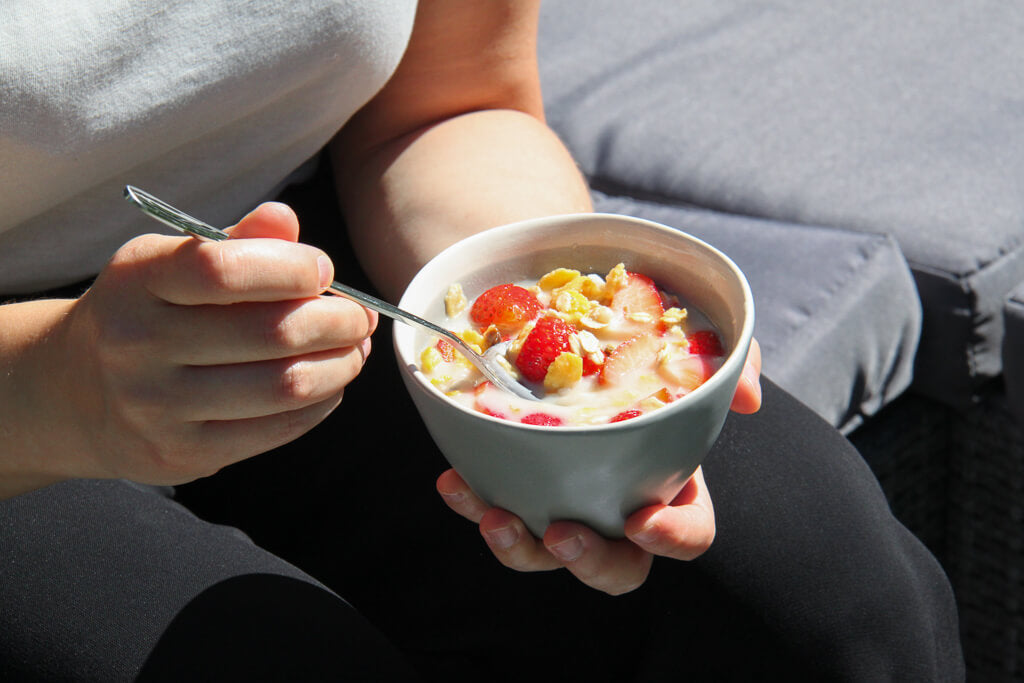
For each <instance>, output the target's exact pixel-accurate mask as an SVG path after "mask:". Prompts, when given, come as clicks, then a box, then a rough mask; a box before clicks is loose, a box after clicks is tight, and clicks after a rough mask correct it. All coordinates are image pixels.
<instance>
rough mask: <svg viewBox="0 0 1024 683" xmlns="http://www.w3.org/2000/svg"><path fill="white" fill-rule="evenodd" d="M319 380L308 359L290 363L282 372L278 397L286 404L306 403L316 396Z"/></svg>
mask: <svg viewBox="0 0 1024 683" xmlns="http://www.w3.org/2000/svg"><path fill="white" fill-rule="evenodd" d="M316 389H317V382H316V378H315V375H314V372H313V367H312V364H311V363H309V362H308V361H303V360H300V361H293V362H290V363H288V364H287V365H286V366H285V368H284V370H283V371H282V372H281V375H280V381H279V383H278V388H277V394H278V399H279V400H280V401H281V402H282V403H283V404H285V405H305V404H307V403H309V402H310V401H311V400H312V399H314V398H315V396H316Z"/></svg>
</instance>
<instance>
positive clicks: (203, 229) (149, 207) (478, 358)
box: [124, 185, 539, 401]
mask: <svg viewBox="0 0 1024 683" xmlns="http://www.w3.org/2000/svg"><path fill="white" fill-rule="evenodd" d="M124 197H125V199H127V200H128V201H130V202H133V203H134V204H136V205H137V206H138V207H139V208H140V209H142V210H143V212H145V213H146V214H147V215H149V216H150V217H152V218H155V219H156V220H158V221H160V222H161V223H163V224H164V225H167V226H170V227H172V228H174V229H175V230H179V231H181V232H184V233H185V234H188V235H191V236H192V237H195V238H196V239H198V240H201V241H204V242H220V241H222V240H226V239H230V235H228V234H227V233H226V232H224V231H223V230H219V229H217V228H215V227H213V226H211V225H207V224H206V223H203V222H202V221H200V220H198V219H196V218H193V217H192V216H189V215H188V214H186V213H183V212H182V211H179V210H178V209H176V208H174V207H173V206H171V205H170V204H168V203H166V202H164V201H161V200H159V199H157V198H156V197H154V196H153V195H151V194H149V193H148V192H145V191H143V190H140V189H139V188H137V187H134V186H132V185H126V186H125V188H124ZM327 291H328V292H330V293H331V294H335V295H337V296H341V297H344V298H346V299H351V300H352V301H355V302H356V303H358V304H360V305H363V306H366V307H367V308H370V309H373V310H375V311H377V312H378V313H380V314H382V315H386V316H387V317H389V318H392V319H394V320H398V321H401V322H403V323H406V324H409V325H413V326H416V327H420V328H422V329H424V330H426V331H427V332H429V333H431V334H434V335H437V336H438V337H443V338H444V339H446V340H447V341H449V342H451V343H452V345H454V346H455V348H457V349H458V350H459V352H460V353H461V354H462V355H463V356H465V357H466V358H467V360H469V362H471V363H472V364H473V365H474V366H476V368H477V370H479V371H480V372H481V374H483V376H484V377H486V378H487V379H489V380H490V381H491V382H492V383H493V384H494V385H495V386H497V387H500V388H502V389H504V390H505V391H508V392H511V393H513V394H515V395H516V396H519V397H521V398H525V399H530V400H534V401H537V400H539V398H538V397H537V396H536V395H535V394H534V393H533V392H532V391H530V389H528V388H527V387H526V386H525V385H523V384H521V383H520V382H519V381H517V380H516V378H515V377H513V376H512V375H511V374H510V373H509V371H508V370H506V369H505V368H504V367H503V366H502V364H501V363H500V362H499V361H498V357H499V356H504V354H505V350H506V348H507V347H508V342H501V343H499V344H495V345H494V346H491V347H490V348H488V349H487V351H486V352H485V353H483V354H479V353H477V352H476V351H474V350H473V349H472V348H471V347H470V346H469V345H468V344H466V342H464V341H462V339H461V338H459V337H458V336H457V335H456V334H454V333H453V332H451V331H449V330H446V329H444V328H443V327H440V326H438V325H435V324H434V323H432V322H430V321H429V320H424V319H423V318H420V317H418V316H416V315H413V314H412V313H409V312H408V311H405V310H402V309H401V308H398V307H397V306H392V305H391V304H389V303H388V302H386V301H382V300H381V299H378V298H377V297H374V296H371V295H369V294H366V293H365V292H361V291H359V290H358V289H353V288H352V287H349V286H348V285H344V284H342V283H340V282H337V281H335V282H332V283H331V285H330V287H328V288H327Z"/></svg>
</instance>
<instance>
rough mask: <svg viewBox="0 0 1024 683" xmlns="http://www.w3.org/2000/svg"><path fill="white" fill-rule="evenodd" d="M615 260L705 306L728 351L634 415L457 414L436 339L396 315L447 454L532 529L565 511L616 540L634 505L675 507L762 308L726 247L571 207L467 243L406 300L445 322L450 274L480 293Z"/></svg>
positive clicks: (425, 274)
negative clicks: (703, 374)
mask: <svg viewBox="0 0 1024 683" xmlns="http://www.w3.org/2000/svg"><path fill="white" fill-rule="evenodd" d="M617 263H624V264H625V265H626V268H627V270H631V271H635V272H639V273H643V274H644V275H647V276H649V277H651V278H653V279H654V281H655V282H656V283H657V284H658V285H659V286H660V287H661V288H662V289H665V290H667V291H669V292H672V293H675V294H677V295H679V296H680V297H681V298H682V299H683V300H684V301H685V302H686V303H687V304H690V305H692V306H696V307H697V308H698V309H700V310H701V311H703V312H704V313H705V314H706V315H707V316H708V317H709V318H710V319H711V321H712V322H713V323H714V324H715V325H716V326H717V327H718V329H719V331H720V332H721V333H722V336H723V344H724V345H725V348H726V349H728V351H729V352H728V355H727V357H726V359H725V362H724V364H723V365H722V367H721V368H720V369H719V370H718V372H716V373H715V374H714V375H713V376H712V377H711V378H710V379H708V381H707V382H705V383H704V384H703V385H701V386H700V387H698V388H697V389H696V390H694V391H693V392H691V393H690V394H687V395H686V396H684V397H683V398H681V399H679V400H677V401H674V402H672V403H670V404H669V405H667V406H665V407H663V408H660V409H658V410H655V411H652V412H650V413H647V414H644V415H642V416H640V417H637V418H633V419H631V420H624V421H622V422H616V423H612V424H606V425H598V426H587V427H544V426H534V425H526V424H522V423H518V422H511V421H508V420H501V419H497V418H493V417H489V416H487V415H484V414H482V413H478V412H475V411H472V410H469V409H467V408H463V407H461V406H459V405H457V404H456V403H454V402H453V401H451V400H449V399H448V398H447V397H445V396H444V394H443V393H441V392H440V391H438V389H437V388H435V387H434V386H433V385H432V384H430V382H429V381H428V380H427V379H426V378H425V377H424V376H423V374H422V373H420V371H419V369H418V367H417V365H418V359H419V354H420V352H421V351H422V350H423V348H424V347H425V346H426V345H427V344H430V343H433V342H432V340H431V339H430V337H429V336H428V335H427V334H426V333H424V332H420V331H419V330H416V329H413V328H412V327H409V326H407V325H405V324H403V323H395V330H394V341H395V352H396V354H397V358H398V362H399V365H400V367H401V373H402V379H403V381H404V382H405V385H406V387H407V389H408V390H409V393H410V395H411V396H412V399H413V401H414V403H415V404H416V407H417V409H418V410H419V413H420V416H421V417H422V419H423V421H424V423H425V424H426V426H427V429H428V430H429V432H430V434H431V436H432V437H433V439H434V441H435V442H436V443H437V445H438V447H439V448H440V449H441V452H442V453H443V454H444V455H445V457H446V458H447V459H448V462H449V463H451V465H452V467H454V468H455V470H456V471H458V472H459V474H460V475H461V476H462V477H463V479H465V480H466V482H467V483H468V484H469V485H470V486H471V487H472V488H473V490H474V491H475V492H476V493H477V494H478V495H479V496H480V497H481V498H483V499H484V500H485V501H487V502H488V503H489V504H491V505H494V506H497V507H501V508H504V509H506V510H509V511H510V512H513V513H515V514H517V515H519V517H521V518H522V519H523V521H524V522H525V523H526V525H527V527H528V528H529V529H530V531H531V532H532V533H533V534H535V535H537V536H538V537H539V536H541V535H543V533H544V530H545V529H546V528H547V526H548V525H549V524H550V523H551V522H552V521H556V520H562V519H572V520H577V521H581V522H583V523H585V524H588V525H589V526H591V527H592V528H593V529H595V530H596V531H598V532H600V533H601V534H603V535H605V536H608V537H611V538H614V537H621V536H622V535H623V523H624V521H625V518H626V517H627V516H628V515H629V514H630V513H632V512H633V511H635V510H637V509H638V508H640V507H643V506H645V505H649V504H653V503H659V502H660V503H667V502H669V501H671V500H672V499H673V498H674V497H675V495H676V494H677V493H678V492H679V491H680V490H681V489H682V487H683V485H684V484H685V483H686V481H687V479H688V478H689V477H690V475H691V474H693V472H694V470H695V469H696V468H697V466H698V465H699V464H700V463H701V460H702V459H703V458H704V456H705V455H706V454H707V452H708V450H709V449H710V447H711V445H712V444H713V443H714V441H715V439H717V438H718V434H719V432H720V431H721V428H722V424H723V423H724V421H725V418H726V415H727V414H728V411H729V404H730V403H731V400H732V396H733V393H734V392H735V390H736V384H737V382H738V381H739V376H740V372H741V370H742V369H743V363H744V360H745V359H746V356H747V350H748V348H749V345H750V339H751V335H752V332H753V327H754V305H753V300H752V298H751V294H750V287H749V285H748V284H747V281H746V278H745V277H744V276H743V273H741V272H740V270H739V268H737V267H736V265H735V264H734V263H733V262H732V261H731V260H730V259H729V258H728V257H726V256H725V255H724V254H722V253H721V252H719V251H718V250H716V249H714V248H713V247H711V246H709V245H708V244H706V243H704V242H702V241H700V240H698V239H696V238H694V237H692V236H690V235H687V234H685V233H683V232H680V231H678V230H675V229H673V228H669V227H666V226H663V225H659V224H657V223H653V222H650V221H646V220H642V219H638V218H630V217H626V216H618V215H611V214H574V215H567V216H553V217H547V218H541V219H535V220H528V221H523V222H520V223H514V224H511V225H506V226H502V227H499V228H494V229H492V230H488V231H485V232H482V233H479V234H477V235H474V236H472V237H469V238H467V239H465V240H462V241H461V242H459V243H457V244H455V245H453V246H451V247H449V248H448V249H446V250H445V251H443V252H442V253H440V254H438V255H437V256H436V257H435V258H434V259H433V260H431V261H430V262H429V263H428V264H427V265H426V266H424V267H423V269H422V270H420V272H419V273H418V274H417V275H416V277H415V278H414V279H413V281H412V282H411V283H410V284H409V287H408V289H407V290H406V292H405V294H404V296H403V297H402V300H401V303H400V306H401V307H402V308H405V309H406V310H409V311H411V312H413V313H416V314H418V315H420V316H422V317H424V318H426V319H428V320H431V321H433V322H435V323H437V324H440V325H443V324H444V321H445V309H444V303H443V300H444V295H445V292H446V291H447V290H448V286H449V285H450V284H452V283H453V282H458V283H460V284H461V285H462V287H463V289H464V290H465V293H466V296H467V298H469V299H470V300H473V299H474V298H475V297H476V296H477V295H479V294H480V293H481V292H483V291H484V290H485V289H487V288H488V287H491V286H493V285H496V284H501V283H504V282H514V281H517V280H522V279H526V278H533V279H536V278H538V277H540V276H541V275H543V274H544V273H546V272H548V271H550V270H552V269H554V268H556V267H566V268H575V269H577V270H579V271H581V272H584V273H590V272H594V273H606V272H608V270H610V269H611V268H612V267H613V266H615V265H616V264H617Z"/></svg>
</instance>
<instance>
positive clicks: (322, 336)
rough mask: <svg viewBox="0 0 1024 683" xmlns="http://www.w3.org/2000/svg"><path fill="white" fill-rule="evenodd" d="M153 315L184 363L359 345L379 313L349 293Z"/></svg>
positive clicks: (163, 343) (163, 341) (171, 309)
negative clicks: (343, 295)
mask: <svg viewBox="0 0 1024 683" xmlns="http://www.w3.org/2000/svg"><path fill="white" fill-rule="evenodd" d="M158 313H159V314H158V315H155V316H154V317H153V318H154V319H153V320H152V324H151V325H150V326H149V327H148V328H147V329H148V330H149V338H150V342H151V343H152V344H153V346H154V347H155V348H156V349H157V350H158V352H159V353H161V354H162V355H164V356H166V357H167V358H168V359H169V360H171V361H173V362H176V363H181V364H184V365H219V364H224V363H246V362H252V361H264V360H271V359H275V358H288V357H293V356H300V355H305V354H310V353H316V352H319V351H326V350H329V349H339V348H343V347H347V346H353V345H357V344H359V343H361V342H362V340H364V339H366V338H367V337H369V336H370V335H371V334H372V333H373V331H374V329H375V328H376V325H377V315H376V314H375V313H373V312H371V311H368V310H366V309H364V308H363V307H362V306H359V305H358V304H355V303H353V302H351V301H349V300H347V299H342V298H340V297H330V296H325V297H315V298H312V299H304V300H297V301H295V300H293V301H280V302H265V303H244V304H236V305H234V306H213V305H205V306H164V307H162V308H161V309H160V310H159V311H158Z"/></svg>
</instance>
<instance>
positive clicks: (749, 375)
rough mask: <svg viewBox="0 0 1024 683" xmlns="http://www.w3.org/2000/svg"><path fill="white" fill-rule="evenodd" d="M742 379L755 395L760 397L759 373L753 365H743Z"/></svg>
mask: <svg viewBox="0 0 1024 683" xmlns="http://www.w3.org/2000/svg"><path fill="white" fill-rule="evenodd" d="M743 379H745V380H746V381H747V384H749V385H750V388H751V389H753V390H754V393H755V394H757V397H758V398H761V374H760V373H759V372H758V371H757V370H755V369H754V366H752V365H745V366H744V367H743Z"/></svg>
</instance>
